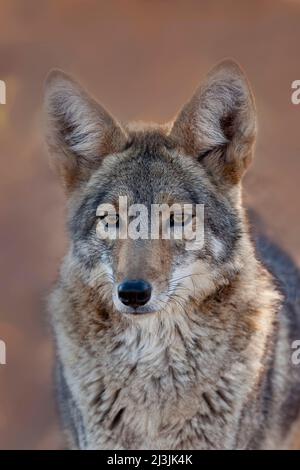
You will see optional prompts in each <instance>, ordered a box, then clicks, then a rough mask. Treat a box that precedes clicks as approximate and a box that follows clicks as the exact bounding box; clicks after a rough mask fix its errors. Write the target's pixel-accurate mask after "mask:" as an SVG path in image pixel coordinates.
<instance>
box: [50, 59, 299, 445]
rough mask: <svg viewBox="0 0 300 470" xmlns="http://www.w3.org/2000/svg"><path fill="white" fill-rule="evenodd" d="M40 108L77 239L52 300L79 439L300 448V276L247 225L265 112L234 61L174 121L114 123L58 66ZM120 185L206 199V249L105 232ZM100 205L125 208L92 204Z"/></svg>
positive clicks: (138, 198)
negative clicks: (246, 194) (248, 192)
mask: <svg viewBox="0 0 300 470" xmlns="http://www.w3.org/2000/svg"><path fill="white" fill-rule="evenodd" d="M45 110H46V117H47V131H46V134H47V143H48V147H49V151H50V156H51V163H52V165H53V167H54V168H55V169H56V171H57V172H58V174H59V176H60V178H61V181H62V184H63V186H64V188H65V192H66V195H67V200H68V221H67V226H68V233H69V238H70V244H69V250H68V253H67V255H66V256H65V258H64V261H63V263H62V267H61V270H60V276H59V280H58V282H57V285H56V287H55V290H54V292H53V293H52V294H51V296H50V301H49V311H50V317H51V324H52V327H53V332H54V337H55V342H56V364H57V366H56V372H57V374H56V377H57V389H58V402H59V404H60V409H61V414H62V422H63V426H64V428H65V431H66V435H67V439H68V445H69V447H70V448H74V449H76V448H80V449H271V448H290V447H291V446H293V445H294V444H293V439H294V438H295V435H296V432H297V420H298V425H300V423H299V417H300V415H299V409H300V366H299V365H296V364H295V363H294V362H293V360H292V354H293V349H292V348H293V346H292V345H293V342H295V340H297V339H300V314H299V299H298V298H297V289H298V286H299V285H300V277H299V274H298V271H297V269H296V268H295V267H294V265H293V264H292V262H291V261H289V259H288V257H287V256H286V255H284V254H283V253H282V252H281V250H279V248H277V247H276V246H274V245H272V244H271V243H269V242H268V240H267V239H266V238H264V237H260V238H259V241H258V248H257V247H255V244H254V243H253V241H252V238H253V237H252V235H250V230H249V225H250V224H249V223H248V218H247V216H246V213H245V209H244V208H243V205H242V196H241V179H242V177H243V174H244V172H245V170H246V168H247V167H248V165H249V163H250V162H251V159H252V153H253V145H254V141H255V135H256V113H255V105H254V100H253V96H252V92H251V90H250V88H249V85H248V82H247V79H246V77H245V75H244V73H243V72H242V71H241V69H240V67H239V66H238V65H237V64H236V63H235V62H233V61H231V60H226V61H224V62H222V63H220V64H219V65H217V66H216V67H215V68H213V69H212V70H211V72H210V73H209V74H208V76H207V78H206V79H205V80H204V82H203V83H202V84H201V85H200V87H199V88H198V89H197V90H196V92H195V94H194V96H193V97H192V99H191V100H190V101H189V102H188V103H187V104H186V105H185V106H184V107H183V109H182V110H181V111H180V112H179V114H178V115H177V116H176V118H175V119H174V120H173V121H172V122H171V123H168V124H165V125H154V124H149V125H147V124H139V123H131V124H121V123H119V122H118V121H116V120H115V119H114V118H113V117H112V116H111V115H110V114H109V113H108V112H107V111H106V110H105V109H104V107H102V106H101V105H100V104H98V103H97V102H96V101H95V100H94V99H93V98H91V97H90V96H89V95H88V94H87V92H86V91H84V90H83V88H82V87H81V86H80V85H79V84H78V83H77V82H76V81H74V80H73V79H72V78H70V77H69V76H68V75H66V74H65V73H63V72H61V71H59V70H54V71H52V72H50V74H49V76H48V78H47V80H46V86H45ZM120 196H122V197H126V198H127V200H128V203H129V204H143V205H145V206H146V207H149V208H150V206H151V204H166V205H170V204H173V203H179V204H183V203H187V204H188V203H191V204H202V205H203V206H204V220H203V227H204V228H203V230H204V244H203V246H202V247H201V249H194V250H187V249H186V245H187V241H186V240H185V239H181V240H180V239H178V240H177V239H174V238H172V237H171V238H170V239H163V238H162V237H158V238H157V239H151V238H149V239H146V238H145V239H131V238H129V237H128V238H127V239H126V238H123V239H121V238H119V239H118V238H116V239H101V237H99V236H98V235H97V224H99V223H100V222H101V223H102V224H103V225H104V226H105V227H108V226H109V225H111V224H115V227H117V229H118V227H119V225H120V224H121V223H122V221H121V220H120V219H121V217H120V214H119V212H118V211H119V208H118V200H119V197H120ZM103 203H109V204H110V205H111V206H112V207H114V208H115V213H114V214H113V215H111V214H109V213H107V214H106V215H98V214H97V208H98V207H99V205H100V204H103ZM175 215H176V217H175ZM193 219H194V217H193V214H192V215H191V220H190V222H189V223H193ZM161 223H162V222H161ZM169 223H170V225H171V226H174V224H176V223H179V224H182V223H183V216H182V214H180V213H179V214H178V213H177V214H173V213H172V214H170V215H169ZM271 272H273V273H274V274H275V276H276V277H277V278H278V279H279V282H278V281H275V277H274V278H273V274H271ZM297 302H298V303H297Z"/></svg>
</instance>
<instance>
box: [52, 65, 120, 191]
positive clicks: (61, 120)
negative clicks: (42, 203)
mask: <svg viewBox="0 0 300 470" xmlns="http://www.w3.org/2000/svg"><path fill="white" fill-rule="evenodd" d="M44 101H45V104H44V106H45V114H46V118H47V129H46V138H47V143H48V147H49V150H50V155H51V162H52V166H54V168H55V169H56V171H57V172H58V174H59V175H60V176H61V179H62V182H63V185H64V186H65V188H66V190H67V192H70V191H72V190H73V189H75V188H76V187H77V186H78V185H80V184H81V183H84V182H86V181H87V180H88V179H89V177H90V176H91V174H92V172H93V171H94V170H95V169H97V168H98V167H99V166H100V165H101V163H102V160H103V158H104V157H105V156H106V155H108V154H111V153H116V152H120V151H122V150H123V149H124V147H125V145H126V134H125V131H124V130H123V129H122V128H121V126H120V124H119V123H118V122H117V121H116V120H115V119H114V118H113V117H112V116H111V115H110V114H109V113H108V112H107V111H106V109H104V108H103V107H102V106H101V105H100V104H99V103H97V102H96V101H95V100H94V99H93V98H91V97H90V96H89V95H88V93H87V92H86V91H85V90H84V89H83V88H82V87H81V86H80V85H79V84H78V83H77V82H75V80H73V79H72V78H71V77H70V76H68V75H67V74H65V73H64V72H61V71H60V70H53V71H52V72H51V73H50V74H49V75H48V78H47V80H46V84H45V100H44Z"/></svg>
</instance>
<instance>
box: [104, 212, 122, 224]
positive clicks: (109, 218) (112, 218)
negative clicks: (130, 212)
mask: <svg viewBox="0 0 300 470" xmlns="http://www.w3.org/2000/svg"><path fill="white" fill-rule="evenodd" d="M101 220H102V222H103V223H104V224H105V225H106V226H107V227H112V226H115V227H118V225H119V215H118V214H107V215H106V216H104V217H101Z"/></svg>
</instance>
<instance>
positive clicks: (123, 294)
mask: <svg viewBox="0 0 300 470" xmlns="http://www.w3.org/2000/svg"><path fill="white" fill-rule="evenodd" d="M151 290H152V287H151V284H149V282H147V281H143V280H141V279H137V280H136V279H134V280H130V281H125V282H122V284H120V285H119V287H118V296H119V299H120V300H121V302H122V303H123V304H124V305H127V306H128V307H133V308H137V307H141V306H142V305H145V304H146V303H147V302H148V300H149V299H150V297H151Z"/></svg>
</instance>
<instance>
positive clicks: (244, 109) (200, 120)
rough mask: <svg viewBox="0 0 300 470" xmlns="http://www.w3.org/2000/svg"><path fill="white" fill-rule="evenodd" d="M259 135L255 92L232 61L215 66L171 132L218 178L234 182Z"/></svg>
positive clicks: (226, 181)
mask: <svg viewBox="0 0 300 470" xmlns="http://www.w3.org/2000/svg"><path fill="white" fill-rule="evenodd" d="M255 134H256V116H255V106H254V100H253V97H252V93H251V90H250V87H249V85H248V81H247V79H246V77H245V75H244V73H243V72H242V71H241V69H240V67H239V66H238V65H237V64H236V63H235V62H233V61H231V60H226V61H224V62H221V63H220V64H219V65H217V66H216V67H215V68H213V69H212V71H211V72H210V73H209V75H208V77H207V79H206V81H205V82H204V83H203V84H202V85H201V86H200V87H199V88H198V90H197V91H196V93H195V94H194V96H193V97H192V99H191V100H190V101H189V102H188V103H187V104H186V105H185V106H184V107H183V109H182V110H181V112H180V113H179V115H178V117H177V119H176V120H175V123H174V125H173V128H172V130H171V133H170V135H171V137H172V138H173V139H174V140H175V141H176V142H177V144H178V145H179V146H181V147H182V148H183V149H184V150H185V152H186V153H188V154H189V155H192V156H194V157H195V158H198V159H199V161H201V163H202V164H203V166H205V168H206V169H207V170H208V171H209V173H211V174H212V176H213V177H214V178H215V180H216V181H218V182H222V183H225V184H230V185H231V184H235V183H237V182H238V181H239V180H240V178H241V176H242V175H243V173H244V171H245V169H246V168H247V166H248V164H249V162H250V161H251V157H252V146H253V143H254V140H255Z"/></svg>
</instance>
